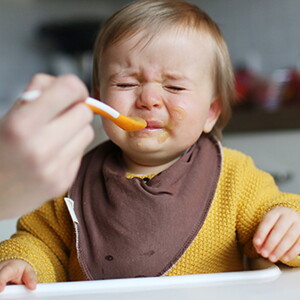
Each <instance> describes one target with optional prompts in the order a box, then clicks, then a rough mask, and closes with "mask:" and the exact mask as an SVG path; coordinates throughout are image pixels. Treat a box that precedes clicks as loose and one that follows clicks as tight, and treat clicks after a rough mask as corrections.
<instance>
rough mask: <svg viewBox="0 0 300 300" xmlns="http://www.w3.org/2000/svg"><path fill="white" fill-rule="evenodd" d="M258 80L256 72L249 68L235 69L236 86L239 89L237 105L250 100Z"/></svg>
mask: <svg viewBox="0 0 300 300" xmlns="http://www.w3.org/2000/svg"><path fill="white" fill-rule="evenodd" d="M256 81H257V79H256V76H255V74H254V73H253V72H252V71H250V70H249V69H247V68H244V67H242V68H238V69H236V70H235V88H236V91H237V100H236V103H235V105H236V106H239V105H242V104H245V103H246V102H248V101H249V98H250V95H251V93H252V89H253V87H254V86H255V84H256Z"/></svg>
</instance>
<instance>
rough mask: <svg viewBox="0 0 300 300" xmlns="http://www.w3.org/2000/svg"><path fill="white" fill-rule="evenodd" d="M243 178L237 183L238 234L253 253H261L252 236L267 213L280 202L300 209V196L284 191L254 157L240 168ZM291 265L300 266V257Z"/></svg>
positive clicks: (245, 246)
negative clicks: (259, 165) (255, 247)
mask: <svg viewBox="0 0 300 300" xmlns="http://www.w3.org/2000/svg"><path fill="white" fill-rule="evenodd" d="M238 172H240V178H239V184H238V187H237V194H238V199H239V200H238V201H239V204H238V212H237V234H238V239H239V241H240V242H241V244H242V245H244V252H245V254H246V255H247V256H249V257H255V256H257V254H256V251H255V249H254V247H253V244H252V238H253V236H254V234H255V232H256V229H257V227H258V225H259V223H260V222H261V220H262V218H263V216H264V215H265V214H266V213H267V212H268V211H270V210H271V209H272V208H274V207H276V206H284V207H289V208H291V209H294V210H295V211H297V212H298V213H300V196H299V195H295V194H289V193H283V192H281V191H280V190H279V189H278V187H277V185H276V184H275V182H274V179H273V177H272V176H271V175H270V174H268V173H266V172H264V171H261V170H259V169H257V168H256V167H255V165H254V163H253V161H252V159H251V158H249V157H247V156H246V157H245V159H244V162H243V163H242V164H241V168H240V169H239V171H238ZM284 263H286V264H288V265H291V266H300V257H297V258H296V259H294V260H293V261H290V262H284Z"/></svg>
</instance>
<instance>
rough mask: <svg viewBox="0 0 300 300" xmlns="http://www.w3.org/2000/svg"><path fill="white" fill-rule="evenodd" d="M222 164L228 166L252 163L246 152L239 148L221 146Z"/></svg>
mask: <svg viewBox="0 0 300 300" xmlns="http://www.w3.org/2000/svg"><path fill="white" fill-rule="evenodd" d="M222 154H223V157H222V158H223V164H226V165H228V166H236V167H237V166H244V165H245V164H249V163H250V164H253V160H252V158H251V157H250V156H248V155H247V154H245V153H243V152H240V151H239V150H235V149H231V148H227V147H222Z"/></svg>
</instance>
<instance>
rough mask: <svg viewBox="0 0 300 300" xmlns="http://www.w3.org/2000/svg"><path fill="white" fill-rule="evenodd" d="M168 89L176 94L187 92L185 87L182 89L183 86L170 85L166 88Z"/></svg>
mask: <svg viewBox="0 0 300 300" xmlns="http://www.w3.org/2000/svg"><path fill="white" fill-rule="evenodd" d="M166 88H167V89H168V90H172V91H175V92H180V91H185V88H184V87H181V86H175V85H169V86H166Z"/></svg>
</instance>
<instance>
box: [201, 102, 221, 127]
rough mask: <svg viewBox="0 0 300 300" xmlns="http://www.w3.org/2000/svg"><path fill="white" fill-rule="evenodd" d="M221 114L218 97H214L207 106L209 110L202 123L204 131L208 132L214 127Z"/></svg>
mask: <svg viewBox="0 0 300 300" xmlns="http://www.w3.org/2000/svg"><path fill="white" fill-rule="evenodd" d="M220 114H221V103H220V99H219V98H216V99H215V100H214V101H213V102H212V103H211V104H210V108H209V112H208V115H207V119H206V122H205V124H204V128H203V131H204V132H205V133H209V132H211V131H212V129H213V128H214V126H215V124H216V123H217V121H218V118H219V116H220Z"/></svg>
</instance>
